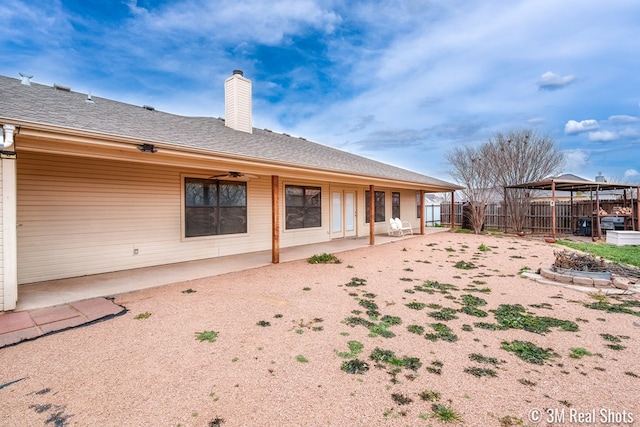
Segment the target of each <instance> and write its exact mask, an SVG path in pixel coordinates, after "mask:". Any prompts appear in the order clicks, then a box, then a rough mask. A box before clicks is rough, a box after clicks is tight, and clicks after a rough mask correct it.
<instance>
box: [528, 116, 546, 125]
mask: <svg viewBox="0 0 640 427" xmlns="http://www.w3.org/2000/svg"><path fill="white" fill-rule="evenodd" d="M544 122H546V120H545V119H543V118H542V117H533V118H531V119H529V120H527V123H529V124H530V125H534V126H535V125H541V124H542V123H544Z"/></svg>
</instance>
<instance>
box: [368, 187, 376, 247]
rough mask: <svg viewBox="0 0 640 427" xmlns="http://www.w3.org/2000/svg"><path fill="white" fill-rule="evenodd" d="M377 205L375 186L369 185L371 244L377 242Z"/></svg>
mask: <svg viewBox="0 0 640 427" xmlns="http://www.w3.org/2000/svg"><path fill="white" fill-rule="evenodd" d="M375 210H376V207H375V194H374V186H373V185H370V186H369V244H370V245H375V244H376V237H375V232H376V223H375V221H376V212H375Z"/></svg>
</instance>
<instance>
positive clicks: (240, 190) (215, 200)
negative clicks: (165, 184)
mask: <svg viewBox="0 0 640 427" xmlns="http://www.w3.org/2000/svg"><path fill="white" fill-rule="evenodd" d="M184 210H185V227H184V228H185V236H186V237H196V236H212V235H219V234H238V233H246V232H247V183H246V182H238V181H218V180H213V179H201V178H185V180H184Z"/></svg>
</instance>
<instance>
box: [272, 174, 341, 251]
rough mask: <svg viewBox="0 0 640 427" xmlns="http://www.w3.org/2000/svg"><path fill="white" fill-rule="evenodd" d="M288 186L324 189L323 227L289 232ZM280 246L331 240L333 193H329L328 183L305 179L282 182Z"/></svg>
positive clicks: (322, 197) (322, 198)
mask: <svg viewBox="0 0 640 427" xmlns="http://www.w3.org/2000/svg"><path fill="white" fill-rule="evenodd" d="M286 185H308V186H314V187H320V188H321V189H322V196H321V200H322V226H321V227H314V228H300V229H296V230H287V229H286V224H285V217H286V213H285V211H286V209H285V200H284V198H285V197H284V188H285V186H286ZM280 194H281V195H282V196H281V197H280V230H281V237H280V246H281V247H283V248H286V247H289V246H299V245H307V244H311V243H320V242H327V241H329V240H331V235H330V230H331V228H330V224H331V209H330V203H331V193H330V192H329V184H328V183H320V182H318V181H306V180H304V179H296V180H292V179H286V180H281V181H280Z"/></svg>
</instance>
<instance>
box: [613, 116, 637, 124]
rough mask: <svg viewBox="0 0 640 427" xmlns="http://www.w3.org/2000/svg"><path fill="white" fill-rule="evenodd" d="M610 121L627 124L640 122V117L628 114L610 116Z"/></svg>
mask: <svg viewBox="0 0 640 427" xmlns="http://www.w3.org/2000/svg"><path fill="white" fill-rule="evenodd" d="M609 121H610V122H611V123H615V124H627V123H637V122H640V117H634V116H627V115H625V114H620V115H615V116H609Z"/></svg>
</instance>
